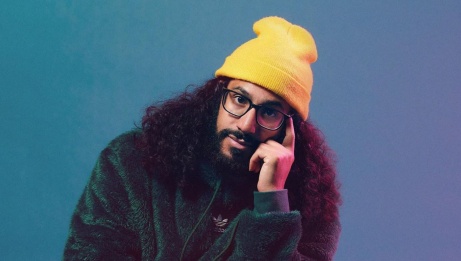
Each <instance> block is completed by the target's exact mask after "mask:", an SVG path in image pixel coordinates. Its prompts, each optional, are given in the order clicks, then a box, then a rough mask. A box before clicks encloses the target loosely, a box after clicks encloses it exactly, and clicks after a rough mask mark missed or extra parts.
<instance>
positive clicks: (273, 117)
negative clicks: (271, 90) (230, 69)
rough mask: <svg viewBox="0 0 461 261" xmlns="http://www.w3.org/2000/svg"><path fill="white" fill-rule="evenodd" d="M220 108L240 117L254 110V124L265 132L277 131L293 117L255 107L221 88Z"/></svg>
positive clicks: (264, 107)
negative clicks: (265, 130) (287, 119)
mask: <svg viewBox="0 0 461 261" xmlns="http://www.w3.org/2000/svg"><path fill="white" fill-rule="evenodd" d="M222 106H223V108H224V110H226V111H227V112H228V113H230V114H232V115H234V116H236V117H242V116H243V115H245V113H247V112H248V111H250V110H251V108H255V110H256V122H257V123H258V124H259V126H261V127H263V128H264V129H267V130H272V131H275V130H278V129H279V128H280V127H281V126H282V125H283V122H284V121H285V119H286V118H291V117H292V116H293V115H287V114H285V113H283V112H281V111H279V110H276V109H274V108H272V107H269V106H265V105H256V104H254V103H253V102H251V100H250V99H249V98H247V97H245V96H243V95H242V94H241V93H238V92H236V91H232V90H229V89H227V88H223V98H222Z"/></svg>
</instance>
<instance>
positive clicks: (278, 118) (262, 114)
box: [258, 106, 284, 129]
mask: <svg viewBox="0 0 461 261" xmlns="http://www.w3.org/2000/svg"><path fill="white" fill-rule="evenodd" d="M283 119H284V116H283V114H282V113H281V112H279V111H277V110H275V109H273V108H270V107H264V106H262V107H260V108H259V110H258V123H259V125H261V126H263V127H265V128H268V129H277V128H278V127H279V126H280V125H281V124H282V122H283Z"/></svg>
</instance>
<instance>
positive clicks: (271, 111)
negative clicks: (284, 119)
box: [260, 107, 279, 118]
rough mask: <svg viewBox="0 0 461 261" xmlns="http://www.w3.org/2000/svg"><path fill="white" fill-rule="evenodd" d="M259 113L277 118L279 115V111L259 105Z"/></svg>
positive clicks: (266, 116)
mask: <svg viewBox="0 0 461 261" xmlns="http://www.w3.org/2000/svg"><path fill="white" fill-rule="evenodd" d="M260 113H261V116H263V117H265V118H277V117H278V116H279V112H278V111H277V110H275V109H272V108H270V107H261V109H260Z"/></svg>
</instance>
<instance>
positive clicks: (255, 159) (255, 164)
mask: <svg viewBox="0 0 461 261" xmlns="http://www.w3.org/2000/svg"><path fill="white" fill-rule="evenodd" d="M258 150H259V149H257V150H256V151H255V152H254V153H253V155H251V158H250V165H249V168H248V170H249V171H253V172H256V173H259V171H260V170H261V158H260V156H259V152H258Z"/></svg>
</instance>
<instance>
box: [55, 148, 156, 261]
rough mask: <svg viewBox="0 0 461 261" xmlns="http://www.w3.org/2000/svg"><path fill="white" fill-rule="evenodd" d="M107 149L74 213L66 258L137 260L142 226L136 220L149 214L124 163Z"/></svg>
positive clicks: (101, 156)
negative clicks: (138, 197)
mask: <svg viewBox="0 0 461 261" xmlns="http://www.w3.org/2000/svg"><path fill="white" fill-rule="evenodd" d="M114 150H116V148H115V149H114V148H113V147H112V148H111V147H110V146H109V147H108V148H106V149H105V150H104V151H103V152H102V153H101V155H100V157H99V159H98V161H97V163H96V166H95V167H94V169H93V172H92V175H91V178H90V180H89V182H88V184H87V186H86V187H85V190H84V192H83V194H82V196H81V198H80V200H79V202H78V204H77V207H76V209H75V211H74V214H73V216H72V220H71V225H70V230H69V236H68V239H67V243H66V246H65V250H64V260H138V259H140V255H141V252H142V251H141V247H140V238H139V233H136V232H135V231H136V230H137V229H139V228H138V227H136V226H137V225H135V223H136V222H135V221H134V220H140V218H139V217H138V216H139V215H142V214H141V213H149V212H148V210H146V209H143V206H142V204H139V203H138V202H136V196H135V195H133V193H134V192H133V191H134V190H133V189H132V188H131V187H130V186H132V185H130V182H127V181H126V179H127V178H126V176H125V170H124V167H123V164H122V163H121V161H120V159H119V158H118V156H117V155H118V153H115V152H114Z"/></svg>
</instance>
